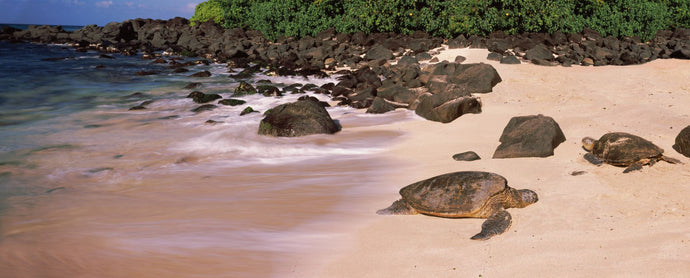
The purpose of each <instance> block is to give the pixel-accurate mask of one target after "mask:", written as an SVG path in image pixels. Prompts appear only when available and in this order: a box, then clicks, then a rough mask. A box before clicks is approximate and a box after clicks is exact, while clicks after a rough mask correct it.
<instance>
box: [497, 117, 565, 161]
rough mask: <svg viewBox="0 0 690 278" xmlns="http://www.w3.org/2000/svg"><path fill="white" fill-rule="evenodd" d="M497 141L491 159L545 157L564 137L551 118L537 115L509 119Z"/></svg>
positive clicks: (551, 152) (550, 153)
mask: <svg viewBox="0 0 690 278" xmlns="http://www.w3.org/2000/svg"><path fill="white" fill-rule="evenodd" d="M499 141H500V142H501V144H500V145H499V146H498V148H496V151H495V152H494V156H493V158H515V157H547V156H552V155H553V150H554V149H555V148H556V147H557V146H558V145H559V144H561V143H563V142H565V135H564V134H563V131H562V130H561V128H560V126H559V125H558V123H556V121H555V120H554V119H553V118H551V117H547V116H544V115H541V114H539V115H536V116H535V115H532V116H521V117H513V118H512V119H510V121H509V122H508V125H506V127H505V129H503V134H501V138H500V139H499Z"/></svg>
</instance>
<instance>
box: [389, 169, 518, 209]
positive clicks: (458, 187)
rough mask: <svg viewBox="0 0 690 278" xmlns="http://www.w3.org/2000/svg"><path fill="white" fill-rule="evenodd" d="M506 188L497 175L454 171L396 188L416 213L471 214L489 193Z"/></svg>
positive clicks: (492, 193)
mask: <svg viewBox="0 0 690 278" xmlns="http://www.w3.org/2000/svg"><path fill="white" fill-rule="evenodd" d="M507 187H508V185H507V181H506V179H505V178H504V177H502V176H500V175H498V174H494V173H488V172H455V173H448V174H444V175H440V176H436V177H433V178H429V179H426V180H423V181H419V182H416V183H413V184H410V185H408V186H406V187H403V188H402V189H400V195H402V197H403V199H404V200H405V201H406V202H407V203H408V204H409V205H410V206H412V207H413V208H414V209H416V210H417V211H419V212H420V213H424V214H430V215H436V216H443V217H473V216H478V215H477V214H478V213H481V211H482V207H483V206H484V204H485V203H486V201H487V200H489V198H490V197H491V196H494V195H496V194H500V193H501V192H503V191H504V190H506V188H507Z"/></svg>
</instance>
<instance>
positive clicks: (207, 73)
mask: <svg viewBox="0 0 690 278" xmlns="http://www.w3.org/2000/svg"><path fill="white" fill-rule="evenodd" d="M190 77H211V72H210V71H207V70H205V71H200V72H197V73H195V74H192V75H190Z"/></svg>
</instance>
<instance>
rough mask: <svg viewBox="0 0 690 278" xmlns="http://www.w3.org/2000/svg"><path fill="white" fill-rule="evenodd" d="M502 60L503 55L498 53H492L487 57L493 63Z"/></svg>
mask: <svg viewBox="0 0 690 278" xmlns="http://www.w3.org/2000/svg"><path fill="white" fill-rule="evenodd" d="M502 58H503V55H501V54H500V53H496V52H490V53H489V55H487V56H486V59H487V60H491V61H501V59H502ZM456 62H457V61H456Z"/></svg>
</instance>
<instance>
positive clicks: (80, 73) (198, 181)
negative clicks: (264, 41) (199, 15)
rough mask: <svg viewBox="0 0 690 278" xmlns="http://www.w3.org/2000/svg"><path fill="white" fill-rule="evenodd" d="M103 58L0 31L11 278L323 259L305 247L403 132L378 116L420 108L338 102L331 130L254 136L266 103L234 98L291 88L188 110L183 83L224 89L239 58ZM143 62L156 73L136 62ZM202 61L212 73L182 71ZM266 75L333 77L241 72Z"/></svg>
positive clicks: (336, 223) (283, 80)
mask: <svg viewBox="0 0 690 278" xmlns="http://www.w3.org/2000/svg"><path fill="white" fill-rule="evenodd" d="M112 57H113V58H114V59H109V58H103V57H101V56H100V54H99V53H96V52H86V53H78V52H75V51H74V50H73V49H70V48H68V47H64V46H59V45H37V44H9V43H5V42H0V84H2V86H1V88H0V269H2V270H3V271H2V272H3V273H4V274H6V275H9V276H8V277H271V276H273V277H282V276H283V275H284V273H285V272H284V271H286V268H289V265H290V264H291V263H292V262H293V261H294V260H297V259H296V258H300V259H299V260H301V261H303V262H304V261H307V262H308V261H312V260H313V261H315V262H318V260H319V256H317V255H315V254H319V253H323V252H329V251H326V249H328V247H329V246H333V245H334V244H335V243H337V242H338V241H339V239H341V237H342V233H341V232H339V231H340V230H342V228H343V226H342V225H347V223H348V221H347V218H348V217H350V218H352V219H354V218H356V216H357V215H358V214H368V213H373V212H368V211H358V208H357V206H356V204H357V203H358V202H361V201H363V200H366V199H367V198H370V197H371V196H373V195H375V194H378V193H380V192H378V191H377V189H376V186H375V185H376V184H378V183H380V182H381V180H382V179H383V178H384V177H385V175H387V174H390V173H389V171H390V169H392V168H393V167H394V165H395V162H393V161H387V160H385V159H382V158H381V157H382V153H384V152H385V151H386V148H387V146H389V144H391V143H392V142H394V141H395V139H396V138H398V137H399V136H400V134H398V133H394V132H382V131H376V128H375V127H376V126H379V125H386V124H389V123H391V122H395V121H406V120H413V119H416V116H414V114H413V113H411V112H410V111H394V112H391V113H387V114H385V115H369V114H365V113H363V112H362V111H358V110H355V109H352V108H347V107H337V106H333V107H330V108H327V110H328V111H329V113H330V114H331V116H332V117H333V118H334V119H336V120H337V121H338V122H339V123H340V124H341V126H342V127H343V130H342V131H341V132H338V133H336V134H335V135H311V136H305V137H299V138H276V137H266V136H260V135H258V134H257V129H258V126H259V121H260V120H261V119H262V114H261V113H251V114H248V115H245V116H239V114H240V112H241V111H242V110H243V109H244V108H245V107H246V106H251V107H252V108H253V109H254V110H258V111H260V112H264V111H265V110H267V109H269V108H271V107H274V106H276V105H279V104H282V103H286V102H291V101H295V100H296V99H297V98H298V97H299V96H301V95H299V94H295V95H293V94H286V95H285V96H283V97H264V96H247V97H242V99H244V100H246V101H247V104H246V105H241V106H235V107H231V106H223V105H219V108H217V109H215V110H212V111H207V112H201V113H195V112H192V111H191V110H192V109H194V108H195V107H198V106H199V105H200V104H196V103H194V102H193V101H192V100H191V99H189V98H186V96H187V95H188V94H189V93H190V92H191V91H192V90H191V89H183V88H184V87H185V85H187V84H189V83H190V82H200V83H202V86H201V87H200V88H197V89H194V90H200V91H203V92H205V93H218V94H220V95H221V96H223V98H229V97H230V96H231V95H232V92H233V90H234V88H235V87H236V86H237V85H238V81H237V80H235V79H233V78H229V75H230V74H233V72H232V71H233V70H236V69H230V70H229V69H228V68H227V67H226V65H224V64H210V65H203V64H200V65H196V66H192V67H189V69H190V71H189V72H187V73H172V70H170V69H168V68H167V66H168V65H166V64H153V63H151V60H147V59H143V58H142V57H140V56H132V57H127V56H121V55H117V54H114V55H112ZM56 58H60V59H56ZM61 58H65V59H61ZM165 58H167V59H169V57H165ZM189 60H190V59H187V61H189ZM97 66H99V68H97ZM142 70H153V71H159V72H161V73H160V74H157V75H151V76H136V75H135V73H136V72H138V71H142ZM204 70H208V71H210V72H212V77H209V78H193V77H190V75H191V74H193V73H195V72H199V71H204ZM266 79H267V80H270V81H271V82H272V83H274V84H276V85H277V86H279V87H284V86H287V85H290V84H294V83H300V84H306V83H312V84H315V85H322V84H325V83H329V82H337V81H336V80H335V78H334V77H329V78H304V77H276V76H270V75H262V74H259V75H257V76H255V77H253V78H251V79H248V80H246V81H248V82H250V83H256V82H257V81H258V80H266ZM313 96H315V97H317V98H319V99H321V100H324V101H329V98H328V96H325V95H313ZM149 101H150V102H151V103H150V104H148V105H147V109H145V110H129V108H130V107H133V106H136V105H138V104H141V103H142V102H149ZM208 120H214V121H216V122H217V123H216V124H206V121H208ZM334 242H335V243H334ZM335 245H337V244H335ZM328 250H331V249H328ZM310 256H313V257H310Z"/></svg>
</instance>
